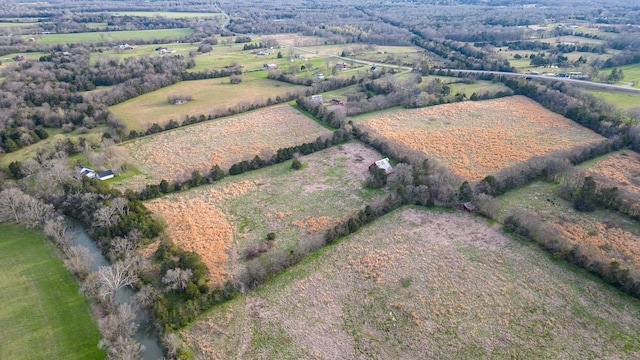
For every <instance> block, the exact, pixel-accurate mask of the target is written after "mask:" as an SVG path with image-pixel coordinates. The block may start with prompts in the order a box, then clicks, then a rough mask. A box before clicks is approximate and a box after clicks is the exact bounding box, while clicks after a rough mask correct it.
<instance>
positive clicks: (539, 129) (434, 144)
mask: <svg viewBox="0 0 640 360" xmlns="http://www.w3.org/2000/svg"><path fill="white" fill-rule="evenodd" d="M356 122H358V123H360V124H362V125H363V126H364V128H365V129H366V130H367V131H370V132H372V133H373V134H374V135H375V136H380V137H384V138H387V139H391V140H394V141H398V142H400V143H402V144H405V145H407V146H410V147H411V148H413V149H417V150H420V151H423V152H424V153H426V154H428V155H430V156H433V157H434V158H435V159H437V160H439V161H440V162H442V163H443V164H444V165H446V166H448V167H450V169H451V170H452V171H453V172H454V173H456V174H458V175H460V176H462V177H464V178H466V179H468V180H476V179H480V178H483V177H484V176H486V175H489V174H492V173H495V172H496V171H497V170H500V169H502V168H504V167H508V166H510V165H513V164H514V163H516V162H519V161H523V160H527V159H529V158H531V157H533V156H536V155H543V154H546V153H549V152H552V151H555V150H563V149H569V148H572V147H575V146H577V145H582V144H587V143H591V142H596V141H600V140H602V139H603V138H602V137H601V136H600V135H598V134H596V133H595V132H593V131H591V130H589V129H587V128H584V127H582V126H580V125H578V124H576V123H575V122H573V121H571V120H569V119H567V118H565V117H563V116H560V115H558V114H555V113H553V112H551V111H549V110H547V109H545V108H543V107H542V106H541V105H540V104H538V103H536V102H535V101H533V100H530V99H528V98H526V97H524V96H511V97H506V98H501V99H495V100H488V101H477V102H471V101H466V102H462V103H456V104H446V105H439V106H433V107H426V108H421V109H412V110H405V109H401V110H398V109H396V110H393V111H386V112H379V113H376V114H373V115H365V116H362V117H358V118H357V119H356Z"/></svg>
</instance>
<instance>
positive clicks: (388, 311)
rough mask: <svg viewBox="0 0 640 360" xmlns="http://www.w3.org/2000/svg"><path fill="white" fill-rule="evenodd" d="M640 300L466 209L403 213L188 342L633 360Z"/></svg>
mask: <svg viewBox="0 0 640 360" xmlns="http://www.w3.org/2000/svg"><path fill="white" fill-rule="evenodd" d="M638 331H640V302H639V301H638V300H637V299H633V298H630V297H629V296H626V295H624V294H622V293H620V292H619V291H617V290H616V289H614V288H612V287H611V286H608V285H606V284H603V283H602V281H600V280H599V279H597V278H595V277H594V276H592V275H590V274H588V273H587V272H585V271H582V270H579V269H576V268H575V267H572V266H567V265H565V263H563V262H558V261H554V260H553V259H552V258H551V256H549V255H548V253H547V252H546V251H544V250H542V249H540V248H539V247H538V246H537V245H536V244H534V243H531V242H525V241H521V240H515V239H512V238H509V237H507V236H505V235H503V234H502V233H501V232H500V230H499V229H497V228H495V227H491V226H488V225H487V223H486V222H485V221H484V220H482V219H480V218H478V217H474V216H471V215H468V214H464V213H461V212H444V211H427V210H425V209H424V208H417V207H404V208H401V209H398V210H396V211H394V212H393V213H391V214H388V215H386V216H384V217H382V218H380V219H378V220H376V221H375V222H373V223H371V224H369V225H367V226H365V227H363V228H362V229H361V230H360V231H359V232H357V233H356V234H353V235H351V236H348V237H346V238H344V239H343V240H342V241H340V242H339V243H338V244H336V245H332V246H328V247H324V248H322V249H321V250H319V251H317V252H316V253H314V254H313V255H312V256H309V257H308V258H306V259H305V260H303V261H302V262H301V263H300V264H298V265H296V266H294V267H292V268H289V269H287V270H285V271H284V272H283V273H281V274H280V275H278V276H276V277H275V278H273V279H272V280H270V281H269V282H268V283H267V284H265V285H263V286H262V287H260V288H259V289H258V290H255V291H251V292H248V293H247V294H245V295H243V296H240V297H238V298H235V299H233V300H231V301H229V302H226V303H223V304H220V305H218V306H216V307H214V308H213V309H212V310H210V311H209V312H207V313H205V314H203V315H202V316H201V317H200V319H199V320H196V321H195V322H194V323H192V324H191V325H189V326H188V327H187V328H185V329H184V330H182V331H180V335H181V337H182V339H183V340H184V341H185V347H186V348H187V349H188V350H189V351H191V352H192V353H193V354H194V355H196V357H203V358H236V357H243V358H244V357H246V358H260V359H284V358H290V359H296V358H298V359H299V358H304V359H326V358H333V359H374V358H376V359H377V358H380V359H383V358H384V359H403V358H404V359H445V358H446V359H450V358H460V359H472V358H475V359H478V358H492V359H503V358H504V359H506V358H538V359H542V358H567V359H584V358H603V357H611V358H629V357H632V356H633V355H634V354H636V353H637V352H638V351H640V338H638V336H637V333H638Z"/></svg>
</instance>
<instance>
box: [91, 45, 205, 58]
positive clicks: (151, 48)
mask: <svg viewBox="0 0 640 360" xmlns="http://www.w3.org/2000/svg"><path fill="white" fill-rule="evenodd" d="M158 47H163V48H166V49H168V50H175V53H173V54H171V53H168V54H161V53H160V52H158V51H156V48H158ZM196 50H198V44H189V43H175V42H172V43H166V44H149V45H139V46H136V48H135V49H131V50H116V49H111V50H106V49H100V50H99V52H98V53H95V52H94V53H91V59H92V60H94V59H95V58H96V57H100V56H117V57H119V58H126V57H130V56H142V55H149V56H172V55H183V56H185V57H186V56H188V55H189V52H191V51H196Z"/></svg>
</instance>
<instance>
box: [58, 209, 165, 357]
mask: <svg viewBox="0 0 640 360" xmlns="http://www.w3.org/2000/svg"><path fill="white" fill-rule="evenodd" d="M69 228H70V229H69V230H71V231H72V233H73V236H72V240H71V242H72V243H73V244H74V245H82V246H84V247H86V248H87V249H89V252H90V253H91V254H92V255H93V259H92V263H91V271H92V272H93V271H98V268H99V267H100V266H108V265H109V261H108V260H107V258H106V257H104V255H102V252H101V251H100V249H99V248H98V246H97V245H96V243H95V241H93V240H92V239H91V238H90V237H89V234H87V232H86V230H85V229H84V228H83V227H82V224H80V223H79V222H77V221H74V220H69ZM134 294H135V292H134V291H133V289H131V288H130V287H124V288H122V289H120V290H118V293H117V294H116V297H115V299H116V302H118V303H120V304H121V303H129V302H131V301H132V299H133V295H134ZM136 322H137V323H138V325H139V326H138V331H137V332H136V334H135V335H134V339H136V341H138V342H139V343H141V344H142V345H144V348H145V349H144V351H143V352H142V353H141V354H140V355H141V357H142V359H144V360H157V359H161V358H162V357H163V354H162V349H161V348H160V341H159V339H158V337H157V336H156V334H154V332H153V331H152V328H151V326H150V324H149V323H150V318H149V314H147V313H146V312H142V311H140V312H138V315H137V317H136Z"/></svg>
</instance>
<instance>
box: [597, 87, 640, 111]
mask: <svg viewBox="0 0 640 360" xmlns="http://www.w3.org/2000/svg"><path fill="white" fill-rule="evenodd" d="M586 91H587V92H588V93H590V94H592V95H595V96H598V97H601V98H602V99H604V101H606V102H608V103H610V104H612V105H615V106H617V107H618V108H620V109H622V110H631V109H640V94H637V93H630V92H626V91H614V90H596V89H588V90H586Z"/></svg>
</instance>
